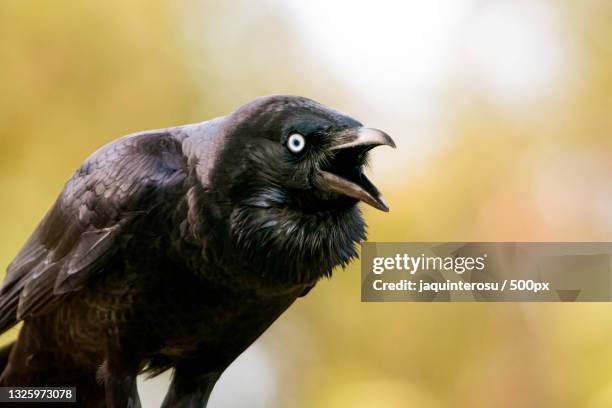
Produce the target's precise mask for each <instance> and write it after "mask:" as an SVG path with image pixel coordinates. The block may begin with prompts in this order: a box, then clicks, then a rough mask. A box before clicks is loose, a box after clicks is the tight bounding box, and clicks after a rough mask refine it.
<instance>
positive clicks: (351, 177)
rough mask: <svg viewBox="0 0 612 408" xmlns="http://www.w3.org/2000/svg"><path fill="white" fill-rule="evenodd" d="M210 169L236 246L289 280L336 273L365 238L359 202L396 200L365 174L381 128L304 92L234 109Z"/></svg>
mask: <svg viewBox="0 0 612 408" xmlns="http://www.w3.org/2000/svg"><path fill="white" fill-rule="evenodd" d="M227 120H228V124H229V125H228V127H227V128H226V129H225V141H226V145H225V147H224V148H223V151H222V152H221V153H220V156H219V160H218V161H217V164H216V165H215V169H214V171H213V179H212V180H211V182H212V183H211V184H212V186H215V187H216V190H217V191H220V192H221V195H222V196H223V199H224V201H225V203H226V208H227V210H228V211H227V213H228V215H229V220H230V223H229V228H230V230H231V236H232V237H233V238H234V239H235V242H236V244H237V245H238V247H239V248H240V249H241V250H243V251H244V252H246V253H248V254H250V259H252V261H253V262H255V263H257V262H261V263H262V264H263V265H265V267H263V265H262V270H265V271H270V270H272V271H276V272H275V273H276V274H278V275H281V276H278V277H281V278H282V277H286V278H288V280H290V281H299V282H307V281H312V280H316V279H317V278H318V277H320V276H325V275H329V274H330V273H331V270H332V269H333V268H334V267H335V266H337V265H346V264H347V263H348V262H349V261H350V260H351V259H352V258H353V257H355V256H356V251H355V245H356V243H358V242H359V241H361V240H363V239H365V225H364V222H363V218H362V215H361V212H360V211H359V208H358V207H357V204H358V203H359V202H360V201H361V202H364V203H366V204H368V205H370V206H372V207H374V208H377V209H379V210H382V211H388V210H389V208H388V206H387V204H386V202H385V201H384V199H383V197H382V195H381V193H380V192H379V191H378V189H377V188H376V187H375V186H374V184H373V183H372V182H370V180H368V178H367V177H366V176H365V174H364V167H365V166H366V164H367V156H368V151H369V150H370V149H372V148H374V147H376V146H380V145H388V146H391V147H395V144H394V142H393V140H392V139H391V138H390V137H389V136H388V135H387V134H386V133H384V132H382V131H380V130H377V129H371V128H367V127H364V126H363V125H362V124H361V123H360V122H358V121H357V120H355V119H353V118H351V117H349V116H347V115H345V114H342V113H340V112H338V111H335V110H333V109H330V108H328V107H325V106H323V105H321V104H319V103H317V102H315V101H312V100H310V99H307V98H302V97H294V96H271V97H263V98H258V99H256V100H254V101H252V102H249V103H247V104H246V105H243V106H242V107H240V108H239V109H238V110H236V111H235V112H234V113H233V114H231V115H230V116H228V117H227Z"/></svg>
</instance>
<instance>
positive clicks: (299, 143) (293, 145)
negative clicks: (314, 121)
mask: <svg viewBox="0 0 612 408" xmlns="http://www.w3.org/2000/svg"><path fill="white" fill-rule="evenodd" d="M304 147H306V139H304V136H302V135H300V134H299V133H294V134H292V135H291V136H289V139H288V140H287V148H288V149H289V150H291V152H293V153H299V152H301V151H302V150H304Z"/></svg>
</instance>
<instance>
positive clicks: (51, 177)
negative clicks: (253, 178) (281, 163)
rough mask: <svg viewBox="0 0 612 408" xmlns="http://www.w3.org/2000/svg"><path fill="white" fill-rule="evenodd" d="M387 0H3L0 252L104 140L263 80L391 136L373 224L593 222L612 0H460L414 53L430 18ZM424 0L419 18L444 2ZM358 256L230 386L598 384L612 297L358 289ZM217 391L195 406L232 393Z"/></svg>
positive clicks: (412, 399) (598, 229)
mask: <svg viewBox="0 0 612 408" xmlns="http://www.w3.org/2000/svg"><path fill="white" fill-rule="evenodd" d="M288 3H292V4H293V3H296V2H288ZM315 3H316V2H315ZM397 3H400V2H396V3H393V2H382V3H381V4H380V5H378V6H376V5H374V6H370V7H373V9H372V10H371V13H370V14H371V15H367V14H368V12H367V11H368V10H365V11H363V10H361V11H362V13H361V14H355V19H356V20H355V19H353V20H352V16H353V14H351V13H353V12H354V10H352V9H353V8H358V7H361V6H358V5H356V4H352V3H351V2H345V3H343V5H342V6H341V7H340V6H334V7H331V6H330V7H329V8H327V7H325V6H322V7H321V8H319V9H316V8H312V9H303V8H302V7H303V6H296V5H295V4H294V5H293V6H290V5H287V4H285V3H284V2H281V1H274V0H268V1H262V2H247V1H237V2H215V1H210V2H206V1H195V0H191V1H179V2H164V1H160V0H153V1H152V0H147V1H144V0H131V1H118V0H111V1H107V2H74V1H68V0H56V1H53V2H51V1H31V0H20V1H18V0H4V1H3V2H2V3H1V4H0V44H1V47H0V49H1V50H2V54H1V57H0V72H1V74H2V75H0V84H1V86H0V89H1V93H2V96H1V97H0V225H1V227H2V228H1V229H0V265H1V266H2V268H3V269H4V268H5V267H6V266H7V265H8V264H9V263H10V261H11V259H12V258H13V256H14V255H15V254H16V253H17V251H18V250H19V248H20V246H21V245H22V244H23V243H24V241H25V240H26V239H27V237H28V236H29V234H30V233H31V232H32V231H33V229H34V228H35V226H36V225H37V223H38V221H39V220H40V219H41V217H42V215H43V214H44V213H45V211H46V210H47V209H48V208H49V206H50V205H51V203H52V202H53V200H54V199H55V197H56V196H57V194H58V193H59V191H60V190H61V188H62V185H63V183H64V182H65V181H66V180H67V179H68V177H69V176H70V175H71V173H72V172H73V171H74V170H75V169H76V168H77V167H78V166H79V164H80V163H81V162H82V161H83V160H84V159H85V158H86V157H87V156H88V155H89V154H90V153H91V152H93V151H94V150H96V149H97V148H98V147H99V146H101V145H102V144H104V143H106V142H108V141H110V140H113V139H115V138H116V137H119V136H121V135H124V134H127V133H131V132H135V131H139V130H145V129H154V128H160V127H168V126H173V125H178V124H184V123H190V122H199V121H202V120H206V119H209V118H212V117H215V116H219V115H223V114H225V113H227V112H230V111H231V110H233V109H234V108H235V107H236V106H238V105H239V104H241V103H243V102H246V101H248V100H249V99H252V98H254V97H256V96H260V95H267V94H277V93H283V94H298V95H304V96H308V97H311V98H313V99H316V100H319V101H321V102H323V103H325V104H327V105H330V106H332V107H335V108H337V109H339V110H342V111H345V112H347V113H349V114H351V115H353V116H355V117H356V118H357V119H359V120H360V121H362V122H364V123H366V124H367V125H370V126H374V127H379V128H381V129H384V130H386V131H388V133H390V134H391V135H392V136H393V138H394V139H395V140H396V142H397V144H398V149H397V150H395V151H391V150H388V151H383V149H382V148H381V149H380V152H379V151H376V152H374V155H373V160H372V166H371V167H372V169H371V172H372V174H373V179H374V180H375V181H376V184H377V185H378V186H379V188H380V189H381V190H382V191H383V192H384V193H385V196H386V198H387V201H388V202H389V203H390V206H391V209H392V211H391V212H390V213H389V214H383V213H380V212H376V211H375V210H371V209H364V210H365V214H366V219H367V222H368V224H369V237H368V239H369V240H371V241H610V240H611V237H612V4H611V3H610V2H607V1H603V0H599V1H598V0H587V1H581V2H558V1H535V2H524V1H518V2H514V3H513V5H512V6H511V7H512V8H510V9H508V10H506V11H508V12H509V14H511V15H509V14H504V13H502V12H499V13H497V14H496V12H495V9H494V7H498V6H486V5H483V4H481V3H482V2H480V3H479V2H473V1H472V2H470V1H468V0H465V1H463V3H466V4H468V3H469V4H468V6H469V7H467V6H466V9H465V10H466V11H465V12H463V14H461V16H462V18H463V20H462V21H463V22H461V21H460V22H455V23H453V24H455V25H454V26H453V27H459V28H461V30H459V31H458V32H457V33H455V34H449V38H450V37H452V40H453V41H455V42H453V43H449V44H451V46H449V47H447V48H441V50H442V51H441V52H440V55H442V56H443V57H444V58H442V57H440V58H438V59H431V61H433V62H431V64H432V65H431V67H430V66H429V65H423V64H424V63H423V62H422V61H429V60H428V59H427V58H429V56H430V54H431V53H430V52H429V51H428V50H430V49H433V47H434V46H433V44H434V40H435V38H437V37H436V35H435V34H436V33H438V32H440V30H438V29H436V30H430V31H432V32H433V34H431V36H423V37H422V38H418V41H416V42H415V41H414V38H413V36H411V32H410V31H409V30H410V24H409V23H407V24H406V27H402V25H401V21H403V16H406V20H407V21H409V22H410V21H413V20H414V18H413V20H410V18H411V17H409V16H411V15H414V14H416V15H417V16H418V13H420V12H422V11H421V9H420V8H419V4H418V2H405V4H403V5H398V4H397ZM443 3H444V2H443ZM459 3H462V2H460V1H457V2H456V4H459ZM463 3H462V4H463ZM492 3H504V2H492ZM508 3H512V2H508ZM445 4H446V3H445ZM449 4H450V3H449ZM533 4H537V6H538V9H537V10H535V11H534V12H533V13H532V11H531V10H532V9H531V7H534V6H533ZM447 5H448V4H447ZM313 7H314V6H313ZM377 7H378V9H377ZM394 7H397V10H395V9H393V8H394ZM440 7H441V8H442V7H444V4H440ZM487 7H493V9H492V11H491V10H489V9H486V8H487ZM508 7H510V6H508ZM342 10H344V11H342ZM341 11H342V12H341ZM358 11H359V10H358ZM502 11H504V10H502ZM379 12H380V13H382V15H380V16H377V13H379ZM308 13H310V14H308ZM321 13H336V14H333V15H331V16H329V15H327V16H323V15H322V14H321ZM402 13H404V14H402ZM423 13H425V12H423ZM500 13H501V16H502V17H499V14H500ZM512 13H514V14H512ZM517 13H518V14H517ZM530 13H531V14H530ZM515 14H516V15H515ZM364 15H367V16H366V17H364ZM424 15H425V16H429V17H428V18H431V21H428V20H427V21H425V22H424V23H423V25H422V27H425V28H426V27H427V25H428V24H431V25H434V27H437V26H436V25H435V24H438V23H439V19H441V18H443V16H439V15H438V14H437V13H436V12H432V13H429V12H427V13H425V14H424ZM512 15H514V17H512ZM385 16H396V17H397V19H398V20H397V22H394V24H395V25H396V26H398V27H397V31H393V30H395V29H396V28H392V29H389V28H386V27H385V24H386V22H385V20H384V17H385ZM506 16H507V19H506ZM516 16H518V17H516ZM523 17H525V19H524V20H521V19H522V18H523ZM527 17H529V18H534V19H535V18H541V19H542V21H547V22H548V23H547V24H549V25H542V24H536V23H533V22H532V23H530V22H529V21H528V20H529V18H527ZM363 18H368V19H370V20H368V21H370V24H364V23H363V22H362V21H361V20H359V19H363ZM511 18H515V20H516V21H518V23H517V24H514V25H512V24H510V23H508V24H509V25H508V26H505V25H504V24H506V23H507V22H508V21H510V22H511V21H514V20H511ZM355 21H357V22H355ZM538 21H540V20H538ZM551 21H552V22H551ZM398 22H399V23H398ZM499 22H501V23H499ZM317 24H320V26H318V25H317ZM334 24H338V27H341V29H339V30H340V31H341V32H339V33H338V35H346V38H344V37H339V38H341V39H342V41H341V42H340V43H338V44H340V45H339V46H338V47H337V48H333V47H334V44H336V43H334V41H333V40H332V39H331V38H329V40H330V41H329V44H327V41H326V39H325V38H323V39H321V38H322V37H321V35H317V33H321V32H323V33H327V31H325V30H331V28H330V27H329V26H330V25H334ZM343 24H344V25H343ZM523 24H524V27H525V28H524V31H523ZM530 24H531V25H530ZM473 27H476V28H473ZM478 27H480V28H478ZM529 27H531V28H529ZM534 27H535V28H534ZM542 27H548V28H547V30H548V29H550V30H552V31H551V32H552V33H553V34H554V35H553V34H549V31H545V32H544V34H542V30H544V28H542ZM550 27H554V29H551V28H550ZM425 28H423V29H425ZM319 29H320V30H319ZM385 29H388V30H391V31H388V35H379V36H378V37H376V36H375V35H376V32H377V31H379V30H383V32H384V33H387V32H386V31H384V30H385ZM351 30H354V31H351ZM402 30H404V31H402ZM497 30H502V31H501V32H503V33H505V34H504V35H500V36H497V37H496V34H495V33H497V32H498V31H497ZM503 30H505V31H503ZM529 30H532V31H533V35H534V37H533V38H535V39H538V38H539V39H540V40H538V41H540V42H538V41H536V40H535V39H534V40H533V41H532V37H529V35H531V34H530V33H532V31H529ZM538 30H539V31H538ZM329 32H330V33H333V31H329ZM347 32H348V33H349V34H346V33H347ZM427 32H429V31H427ZM489 33H491V38H490V39H488V38H487V35H488V34H489ZM353 34H354V35H353ZM416 34H418V33H416ZM328 35H330V36H331V34H328ZM402 36H405V37H402ZM538 36H539V37H538ZM542 38H544V40H542ZM498 39H499V40H498ZM485 40H486V41H485ZM354 41H356V42H359V41H361V42H362V43H353V42H354ZM436 41H437V40H436ZM497 41H499V42H497ZM521 41H523V42H521ZM414 44H417V45H414ZM533 44H535V45H533ZM404 46H405V47H414V50H415V51H414V53H412V51H411V52H410V53H402V49H403V47H404ZM529 47H531V48H529ZM528 48H529V49H532V54H526V56H525V55H523V54H522V52H523V51H525V50H526V49H528ZM410 49H411V50H412V48H410ZM419 50H420V51H419ZM551 50H552V51H551ZM349 51H350V52H349ZM553 51H554V52H553ZM418 52H421V54H419V53H418ZM432 52H433V51H432ZM402 56H403V57H402ZM366 57H367V58H366ZM400 57H402V58H404V59H403V60H400ZM394 58H398V60H397V64H395V62H394ZM541 58H544V59H542V60H540V59H541ZM546 58H547V59H546ZM436 61H437V62H436ZM538 61H539V62H538ZM419 63H421V65H419ZM402 64H404V65H402ZM436 64H437V65H436ZM398 67H399V68H398ZM415 67H425V68H424V69H423V71H427V72H426V73H425V74H422V76H418V75H416V74H415V73H414V72H412V71H411V70H412V69H413V70H415V72H416V69H417V68H415ZM430 68H431V69H430ZM384 70H388V71H384ZM435 70H438V71H439V72H438V71H435ZM383 71H384V72H383ZM434 71H435V72H438V74H436V75H437V76H436V77H432V76H431V75H429V74H428V73H430V72H434ZM345 72H346V75H345ZM387 72H388V74H387ZM411 75H415V76H414V78H416V80H415V81H416V82H417V84H416V85H414V84H413V82H415V81H412V79H411V78H413V76H411ZM419 75H421V74H419ZM432 75H433V74H432ZM432 78H433V79H432ZM411 81H412V82H411ZM427 81H430V82H431V83H433V84H435V86H434V85H432V86H431V87H430V88H422V86H425V85H422V84H427V83H429V82H427ZM423 89H425V90H424V91H423ZM417 91H418V92H423V96H422V97H421V94H419V93H418V92H417ZM421 102H422V105H423V106H424V105H427V106H428V107H429V108H428V109H427V110H426V111H423V109H424V108H422V105H421ZM432 106H433V108H432ZM358 269H359V268H358V262H355V263H354V264H353V265H352V266H351V267H349V268H348V269H346V270H338V271H337V272H336V273H335V276H334V277H333V278H332V279H331V280H326V281H323V282H321V283H320V284H319V285H318V286H317V288H315V289H314V290H313V291H312V292H311V293H310V294H309V295H308V296H307V297H305V298H303V299H300V300H299V301H298V302H296V304H295V305H294V306H293V307H292V308H291V309H290V310H289V311H288V312H287V313H285V315H283V316H282V317H281V318H280V319H279V321H278V322H277V323H275V324H274V325H273V326H272V328H271V329H270V330H269V331H268V332H266V333H265V334H264V336H263V337H262V338H261V339H260V340H259V341H258V342H257V343H256V345H255V346H254V347H256V348H257V347H258V348H259V350H263V352H264V355H265V356H266V357H265V359H264V363H263V365H264V366H266V367H268V368H267V371H266V373H267V374H266V375H267V376H268V377H269V379H270V381H269V382H268V383H266V384H267V385H265V384H263V383H262V385H261V387H260V388H262V389H263V388H266V387H267V388H266V389H268V390H269V392H268V394H266V396H265V398H266V399H265V403H264V402H261V401H259V402H258V400H256V399H252V400H251V401H250V403H245V406H253V407H259V406H272V407H351V408H357V407H391V408H395V407H413V406H414V407H470V408H474V407H475V408H478V407H483V408H484V407H608V406H611V405H612V305H610V304H607V303H601V304H513V303H508V304H490V303H489V304H485V303H477V304H476V303H474V304H413V303H394V304H369V303H367V304H366V303H361V302H360V301H359V298H360V289H359V272H358ZM15 334H16V330H12V331H11V332H9V333H6V334H4V335H3V336H2V337H0V343H6V342H8V341H9V340H10V339H12V338H13V337H14V336H15ZM247 353H248V352H247ZM247 367H249V366H247ZM253 367H255V368H257V367H258V366H257V365H255V366H253ZM243 371H244V370H243ZM249 375H251V376H252V381H254V383H255V384H258V383H257V381H260V380H261V378H259V379H258V371H257V370H256V369H253V372H251V373H250V374H249ZM262 375H263V374H262ZM268 377H266V378H268ZM232 378H233V377H231V376H229V375H228V378H227V381H230V383H231V381H232ZM240 387H241V384H240V383H238V382H236V384H235V391H234V392H235V393H237V394H240ZM146 392H148V388H143V390H141V394H142V393H146ZM219 393H220V394H219V396H218V399H217V400H215V401H212V403H211V406H213V407H214V406H218V407H220V406H231V405H227V404H229V403H228V402H227V401H229V400H228V399H227V398H230V397H224V396H223V395H222V391H219ZM254 395H258V394H257V392H255V393H254ZM156 398H157V397H156ZM160 398H161V397H160ZM224 398H226V399H225V400H224ZM262 398H263V397H262ZM143 399H145V398H143ZM213 400H214V398H213ZM223 401H226V402H225V404H226V405H223V404H224V402H223ZM215 404H216V405H215Z"/></svg>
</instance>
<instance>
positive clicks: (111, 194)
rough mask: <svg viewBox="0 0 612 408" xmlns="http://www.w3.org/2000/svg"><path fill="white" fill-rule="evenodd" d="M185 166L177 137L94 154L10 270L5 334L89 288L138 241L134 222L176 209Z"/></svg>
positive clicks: (125, 141)
mask: <svg viewBox="0 0 612 408" xmlns="http://www.w3.org/2000/svg"><path fill="white" fill-rule="evenodd" d="M184 178H185V159H184V156H183V154H182V149H181V141H180V137H179V136H178V135H175V134H173V133H172V132H171V131H158V132H145V133H140V134H136V135H132V136H128V137H125V138H122V139H119V140H117V141H115V142H113V143H111V144H109V145H107V146H105V147H103V148H101V149H100V150H98V151H97V152H96V153H94V154H93V155H92V156H90V158H88V159H87V160H86V161H85V163H84V164H83V165H82V166H81V167H80V168H79V169H78V170H77V172H76V173H75V174H74V175H73V176H72V177H71V178H70V180H69V181H68V182H67V183H66V185H65V187H64V190H63V191H62V193H61V194H60V196H59V197H58V199H57V201H56V202H55V204H54V205H53V207H52V208H51V210H50V211H49V212H48V213H47V215H46V216H45V217H44V218H43V220H42V221H41V223H40V224H39V226H38V227H37V229H36V230H35V231H34V233H33V234H32V236H31V237H30V239H29V240H28V241H27V242H26V244H25V245H24V247H23V249H22V250H21V251H20V252H19V254H18V255H17V257H16V258H15V260H13V262H12V263H11V264H10V265H9V267H8V270H7V275H6V277H5V280H4V284H3V286H2V288H1V289H0V333H1V332H3V331H5V330H7V329H8V328H10V327H11V326H13V325H14V324H15V323H17V321H18V320H20V319H26V318H28V317H31V316H35V315H37V314H40V313H42V312H43V311H45V310H48V309H49V308H51V307H53V305H55V304H57V302H59V301H61V299H62V298H63V296H62V295H64V294H66V293H68V292H72V291H77V290H79V289H81V288H83V287H84V286H85V285H87V283H88V281H89V280H90V278H91V277H92V276H95V275H96V274H98V273H100V272H101V271H102V270H103V269H104V265H105V263H106V262H108V260H109V257H110V256H111V255H112V254H113V253H115V251H116V250H117V249H118V247H119V242H120V238H121V237H123V236H126V235H128V234H130V235H132V234H136V235H137V233H138V231H134V229H135V228H136V227H135V225H136V223H135V222H134V220H135V219H137V218H139V217H146V216H147V215H148V214H150V212H151V211H152V209H153V208H155V206H159V205H172V204H173V203H168V197H178V194H176V191H177V190H178V189H181V188H183V187H182V185H183V180H184Z"/></svg>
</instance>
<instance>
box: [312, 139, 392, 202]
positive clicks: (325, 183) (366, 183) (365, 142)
mask: <svg viewBox="0 0 612 408" xmlns="http://www.w3.org/2000/svg"><path fill="white" fill-rule="evenodd" d="M382 145H386V146H391V147H393V148H395V142H393V139H391V137H390V136H389V135H388V134H386V133H385V132H383V131H381V130H378V129H372V128H364V127H362V128H356V129H348V130H345V131H342V132H339V133H338V134H336V135H334V140H333V141H332V144H331V146H330V147H329V148H330V150H331V151H332V152H333V153H334V158H333V159H332V164H331V166H330V167H329V168H325V169H324V170H321V171H320V172H319V177H318V179H317V181H316V187H317V188H319V189H321V190H323V191H327V192H332V193H339V194H344V195H346V196H349V197H353V198H355V199H357V200H360V201H363V202H364V203H366V204H369V205H371V206H372V207H374V208H377V209H379V210H381V211H385V212H387V211H389V207H388V206H387V203H386V202H385V200H384V198H383V196H382V194H380V192H379V191H378V189H377V188H376V186H375V185H374V184H372V182H370V180H368V178H367V177H366V176H365V174H363V162H364V157H365V154H366V153H367V152H368V151H369V150H371V149H373V148H374V147H376V146H382Z"/></svg>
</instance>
